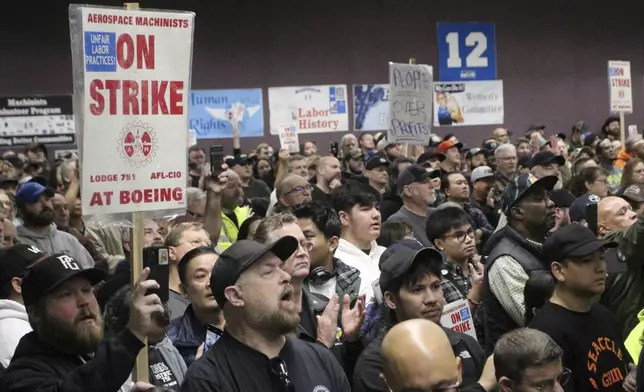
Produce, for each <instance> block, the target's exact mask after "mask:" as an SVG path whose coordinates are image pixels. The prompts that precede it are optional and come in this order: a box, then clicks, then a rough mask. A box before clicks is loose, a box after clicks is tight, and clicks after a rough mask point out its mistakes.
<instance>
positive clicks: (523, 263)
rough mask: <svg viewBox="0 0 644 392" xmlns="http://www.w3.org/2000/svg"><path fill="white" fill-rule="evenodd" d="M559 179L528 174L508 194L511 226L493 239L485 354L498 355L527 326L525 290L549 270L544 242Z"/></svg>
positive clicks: (504, 200)
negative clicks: (507, 336) (499, 346)
mask: <svg viewBox="0 0 644 392" xmlns="http://www.w3.org/2000/svg"><path fill="white" fill-rule="evenodd" d="M557 180H558V179H557V177H555V176H547V177H543V178H540V179H537V178H536V177H534V176H533V175H531V174H522V175H520V176H518V177H516V178H515V179H514V180H513V181H512V182H510V183H509V184H508V186H507V187H506V188H505V191H503V197H502V199H501V209H502V211H503V213H504V214H505V216H506V217H507V219H508V221H507V225H506V226H505V227H504V228H503V229H501V230H500V231H498V232H497V233H495V235H494V236H493V237H492V238H491V239H490V241H489V243H488V244H487V245H489V246H490V247H491V249H492V251H491V253H490V255H489V257H488V258H487V261H486V265H485V281H484V285H485V295H484V296H483V305H484V306H485V309H486V319H485V349H486V351H487V352H488V353H492V351H494V345H495V344H496V341H497V340H498V339H499V338H500V337H501V335H503V334H504V333H506V332H508V331H511V330H513V329H515V328H518V327H520V326H523V324H524V322H525V317H524V316H525V302H524V295H523V290H524V288H525V284H526V282H527V281H528V279H529V277H530V274H531V273H532V272H534V271H541V270H545V269H547V265H545V263H544V262H543V261H542V260H543V254H542V248H543V245H542V244H543V242H544V240H545V238H546V235H547V234H548V232H549V231H550V230H551V229H552V228H553V227H554V225H555V205H554V203H553V202H552V200H550V198H549V197H548V192H549V191H550V190H552V188H553V187H554V186H555V184H556V183H557Z"/></svg>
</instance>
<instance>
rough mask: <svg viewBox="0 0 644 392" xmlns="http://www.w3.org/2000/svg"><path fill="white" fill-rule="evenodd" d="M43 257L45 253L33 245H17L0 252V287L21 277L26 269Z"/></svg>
mask: <svg viewBox="0 0 644 392" xmlns="http://www.w3.org/2000/svg"><path fill="white" fill-rule="evenodd" d="M44 256H45V253H43V251H41V250H40V249H38V248H36V247H35V246H33V245H24V244H18V245H14V246H12V247H11V248H7V249H2V250H0V266H2V268H0V285H3V284H5V283H8V282H10V281H11V279H13V278H16V277H22V276H23V275H24V274H25V272H26V271H27V267H29V266H30V265H31V264H33V263H34V262H35V261H36V260H38V259H40V258H41V257H44Z"/></svg>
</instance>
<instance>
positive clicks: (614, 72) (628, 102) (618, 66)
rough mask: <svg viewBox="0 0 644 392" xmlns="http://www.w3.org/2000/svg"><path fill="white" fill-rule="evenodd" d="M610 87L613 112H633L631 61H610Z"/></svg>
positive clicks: (611, 109)
mask: <svg viewBox="0 0 644 392" xmlns="http://www.w3.org/2000/svg"><path fill="white" fill-rule="evenodd" d="M608 88H609V90H610V111H611V113H620V112H623V113H632V112H633V90H632V87H631V63H630V61H614V60H611V61H609V62H608Z"/></svg>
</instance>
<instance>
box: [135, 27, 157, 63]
mask: <svg viewBox="0 0 644 392" xmlns="http://www.w3.org/2000/svg"><path fill="white" fill-rule="evenodd" d="M145 38H146V36H145V35H143V34H137V36H136V49H137V51H136V68H138V69H142V68H143V62H145V69H154V36H153V35H148V36H147V38H148V39H147V41H146V39H145Z"/></svg>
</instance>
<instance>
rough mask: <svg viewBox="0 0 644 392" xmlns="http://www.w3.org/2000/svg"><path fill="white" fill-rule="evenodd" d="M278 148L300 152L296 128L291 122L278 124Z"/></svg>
mask: <svg viewBox="0 0 644 392" xmlns="http://www.w3.org/2000/svg"><path fill="white" fill-rule="evenodd" d="M278 135H279V138H280V148H285V149H287V150H288V152H290V153H291V154H292V153H296V152H300V140H299V138H298V136H297V128H296V127H295V125H293V124H287V125H280V126H279V134H278Z"/></svg>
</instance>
